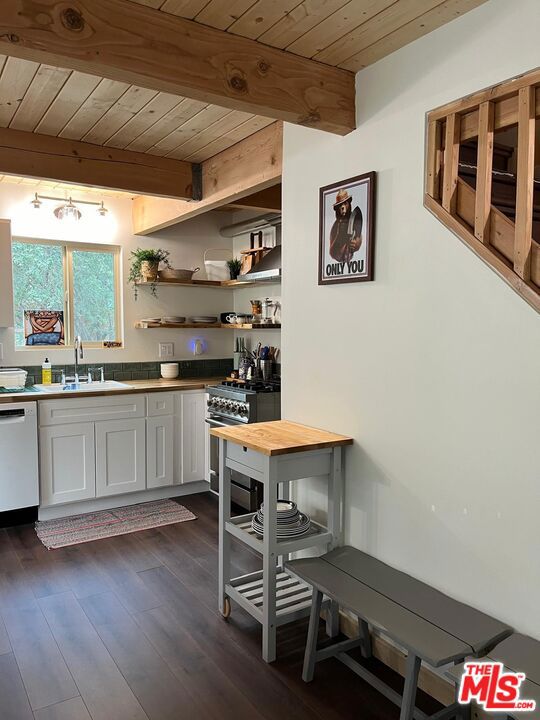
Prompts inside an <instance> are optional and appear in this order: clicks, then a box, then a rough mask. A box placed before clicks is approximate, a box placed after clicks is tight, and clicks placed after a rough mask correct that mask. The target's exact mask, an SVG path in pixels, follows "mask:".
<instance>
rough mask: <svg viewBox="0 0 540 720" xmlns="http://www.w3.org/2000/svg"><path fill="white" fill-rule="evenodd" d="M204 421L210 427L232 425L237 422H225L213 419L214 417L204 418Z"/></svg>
mask: <svg viewBox="0 0 540 720" xmlns="http://www.w3.org/2000/svg"><path fill="white" fill-rule="evenodd" d="M204 422H205V423H206V424H207V425H210V427H234V426H235V425H237V424H238V423H226V422H221V421H220V420H214V418H204Z"/></svg>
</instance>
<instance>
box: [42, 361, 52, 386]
mask: <svg viewBox="0 0 540 720" xmlns="http://www.w3.org/2000/svg"><path fill="white" fill-rule="evenodd" d="M51 383H52V365H51V363H50V362H49V358H45V362H44V363H43V364H42V365H41V384H42V385H50V384H51Z"/></svg>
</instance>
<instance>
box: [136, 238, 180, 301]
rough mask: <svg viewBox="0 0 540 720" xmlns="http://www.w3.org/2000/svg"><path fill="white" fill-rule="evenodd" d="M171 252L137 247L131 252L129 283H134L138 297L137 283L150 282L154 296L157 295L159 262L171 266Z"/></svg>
mask: <svg viewBox="0 0 540 720" xmlns="http://www.w3.org/2000/svg"><path fill="white" fill-rule="evenodd" d="M169 255H170V253H169V252H168V251H167V250H162V249H161V248H158V249H157V250H143V249H142V248H137V249H136V250H132V252H131V267H130V269H129V277H128V283H130V284H131V285H133V294H134V295H135V300H136V299H137V283H140V282H145V283H150V289H151V291H152V295H153V296H154V297H156V296H157V292H156V284H157V279H158V270H159V264H160V263H163V264H164V265H165V266H166V267H171V265H170V263H169Z"/></svg>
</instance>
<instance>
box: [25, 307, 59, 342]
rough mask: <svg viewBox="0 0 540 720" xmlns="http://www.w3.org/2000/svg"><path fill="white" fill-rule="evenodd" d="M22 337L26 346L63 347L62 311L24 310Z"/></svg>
mask: <svg viewBox="0 0 540 720" xmlns="http://www.w3.org/2000/svg"><path fill="white" fill-rule="evenodd" d="M24 337H25V341H26V344H27V345H64V311H63V310H25V311H24Z"/></svg>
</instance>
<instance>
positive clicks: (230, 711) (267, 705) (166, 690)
mask: <svg viewBox="0 0 540 720" xmlns="http://www.w3.org/2000/svg"><path fill="white" fill-rule="evenodd" d="M182 504H184V505H185V506H186V507H188V508H189V509H190V510H192V511H193V512H194V513H195V514H196V515H197V517H198V519H197V520H195V521H191V522H185V523H180V524H177V525H168V526H166V527H162V528H157V529H153V530H145V531H143V532H138V533H133V534H131V535H124V536H121V537H115V538H110V539H106V540H99V541H96V542H93V543H86V544H83V545H77V546H74V547H70V548H63V549H60V550H53V551H47V550H46V549H45V548H44V547H43V545H41V543H40V542H39V540H38V539H37V537H36V534H35V532H34V529H33V527H32V526H29V525H26V526H20V527H16V528H8V529H5V530H0V717H1V720H180V719H182V718H197V720H282V719H283V718H285V717H286V718H287V720H338V719H340V720H353V719H354V720H357V718H359V717H361V718H362V720H371V719H373V720H375V719H377V720H393V719H396V718H398V717H399V711H398V709H397V708H396V707H395V706H394V705H392V704H391V703H390V702H389V701H387V700H386V699H385V698H383V697H382V696H380V695H379V694H378V693H377V692H376V691H375V690H373V689H372V688H371V687H370V686H368V685H366V684H365V683H363V682H362V681H361V680H360V679H359V678H357V677H356V676H355V675H354V674H353V673H351V672H350V671H349V670H347V669H346V668H345V667H344V666H343V665H341V664H340V663H338V662H337V661H335V660H333V659H332V660H328V661H326V662H325V663H324V664H321V665H320V666H318V667H317V669H316V672H315V681H314V682H313V683H311V684H309V685H307V684H305V683H303V682H302V679H301V665H302V658H303V651H304V643H305V638H306V631H307V625H306V622H305V621H304V622H301V623H296V624H292V625H289V626H285V627H283V628H281V629H280V631H279V634H278V661H277V662H276V663H274V664H273V665H266V663H264V662H263V661H262V660H261V655H260V640H261V632H260V627H259V625H258V624H257V623H256V622H255V621H254V620H252V618H250V617H249V616H248V615H247V614H246V613H245V612H243V611H242V610H240V609H239V608H238V607H234V608H233V613H232V616H231V618H230V620H229V621H228V622H225V621H224V620H223V619H222V618H221V616H220V614H219V612H218V610H217V499H216V498H215V497H214V496H213V495H211V494H210V493H204V494H201V495H192V496H189V497H186V498H182ZM233 563H234V566H235V568H236V570H237V571H238V574H242V573H245V572H250V571H252V570H256V569H258V568H259V567H260V563H259V557H258V556H257V555H255V554H254V553H252V552H251V550H249V549H247V548H245V547H243V546H241V545H239V544H235V545H234V551H233ZM321 631H322V626H321ZM370 667H371V669H372V670H373V671H374V672H376V673H377V674H379V675H381V676H382V677H384V679H385V680H386V681H387V682H391V683H392V684H393V685H394V686H395V687H396V688H398V689H399V688H400V684H401V682H402V681H401V679H400V678H399V677H398V676H396V675H394V673H392V672H391V671H389V670H388V669H387V668H385V667H384V666H382V665H381V664H380V663H378V662H377V661H375V660H373V661H370ZM420 695H422V694H420ZM419 704H420V705H421V706H422V707H423V709H424V710H426V711H429V712H433V711H434V709H436V707H437V706H436V704H435V703H434V702H433V701H431V700H430V699H429V698H426V697H425V696H422V697H421V698H420V702H419Z"/></svg>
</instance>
